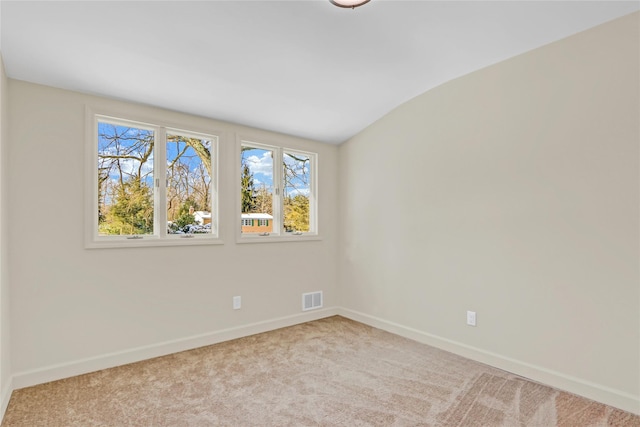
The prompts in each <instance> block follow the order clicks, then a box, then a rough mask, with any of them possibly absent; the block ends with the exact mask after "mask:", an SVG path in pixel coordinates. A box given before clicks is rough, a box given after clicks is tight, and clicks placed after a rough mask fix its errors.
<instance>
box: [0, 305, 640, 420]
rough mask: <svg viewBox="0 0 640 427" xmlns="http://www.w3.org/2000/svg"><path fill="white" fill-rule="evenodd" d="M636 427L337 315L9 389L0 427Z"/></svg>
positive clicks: (582, 402) (601, 408) (611, 411)
mask: <svg viewBox="0 0 640 427" xmlns="http://www.w3.org/2000/svg"><path fill="white" fill-rule="evenodd" d="M556 425H557V426H572V427H573V426H576V427H578V426H580V427H583V426H584V427H586V426H634V427H640V417H638V416H635V415H633V414H630V413H628V412H624V411H621V410H618V409H615V408H612V407H609V406H606V405H603V404H600V403H597V402H593V401H590V400H587V399H584V398H582V397H578V396H575V395H572V394H569V393H565V392H562V391H559V390H556V389H553V388H550V387H547V386H544V385H540V384H537V383H534V382H531V381H528V380H526V379H523V378H521V377H518V376H515V375H512V374H509V373H506V372H503V371H500V370H498V369H494V368H491V367H488V366H486V365H483V364H480V363H476V362H473V361H470V360H468V359H465V358H462V357H459V356H456V355H453V354H451V353H447V352H445V351H441V350H438V349H435V348H433V347H429V346H427V345H424V344H420V343H417V342H415V341H411V340H408V339H405V338H402V337H399V336H396V335H393V334H390V333H387V332H384V331H381V330H379V329H375V328H371V327H369V326H366V325H363V324H361V323H358V322H354V321H351V320H348V319H345V318H343V317H339V316H335V317H330V318H327V319H322V320H318V321H314V322H309V323H305V324H301V325H296V326H292V327H289V328H283V329H279V330H276V331H271V332H267V333H263V334H259V335H254V336H250V337H246V338H242V339H237V340H233V341H228V342H224V343H220V344H216V345H212V346H208V347H202V348H199V349H195V350H191V351H186V352H182V353H177V354H172V355H169V356H165V357H160V358H156V359H152V360H147V361H144V362H139V363H134V364H130V365H126V366H121V367H117V368H113V369H108V370H104V371H99V372H95V373H91V374H87V375H81V376H77V377H73V378H68V379H64V380H61V381H55V382H51V383H47V384H42V385H38V386H35V387H30V388H24V389H21V390H16V391H14V392H13V395H12V397H11V400H10V402H9V407H8V409H7V412H6V415H5V418H4V421H3V423H2V426H4V427H10V426H29V427H36V426H56V427H57V426H195V427H198V426H556Z"/></svg>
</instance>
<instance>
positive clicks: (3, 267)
mask: <svg viewBox="0 0 640 427" xmlns="http://www.w3.org/2000/svg"><path fill="white" fill-rule="evenodd" d="M8 100H9V96H8V91H7V76H6V74H5V71H4V63H3V62H2V55H1V54H0V419H1V418H2V415H4V411H5V410H6V408H7V405H8V404H9V397H10V395H11V391H12V382H11V347H10V345H11V339H10V338H11V331H10V311H9V310H10V305H9V288H10V286H9V265H10V264H9V244H8V242H9V233H8V230H9V227H8V221H7V217H8V216H7V213H8V212H7V211H8V203H7V200H8V195H9V191H8V185H7V184H8V179H7V177H8V172H7V171H8V167H7V164H8V161H7V159H8V156H7V146H8V142H9V138H8V133H9V132H8V130H9V126H8V123H9V120H8V111H9V106H8Z"/></svg>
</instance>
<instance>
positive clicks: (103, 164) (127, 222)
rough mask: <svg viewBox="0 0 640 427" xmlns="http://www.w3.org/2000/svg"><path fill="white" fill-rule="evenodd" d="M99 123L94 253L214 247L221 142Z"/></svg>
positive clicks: (93, 170)
mask: <svg viewBox="0 0 640 427" xmlns="http://www.w3.org/2000/svg"><path fill="white" fill-rule="evenodd" d="M91 117H92V118H93V120H92V123H91V126H90V128H91V133H92V135H91V141H92V149H91V150H88V151H89V152H90V156H88V157H91V159H90V163H88V164H89V165H90V166H89V167H88V173H90V174H91V180H90V182H93V184H92V185H93V189H92V191H91V192H88V194H90V196H89V197H88V199H89V200H90V206H89V203H88V204H87V211H88V218H89V219H88V221H87V223H88V227H90V230H88V233H87V235H88V241H87V246H88V247H109V246H116V247H118V246H120V247H122V246H125V247H126V246H152V245H162V244H193V243H197V244H203V243H213V241H214V239H215V238H217V236H218V221H217V218H218V214H217V182H216V181H217V180H216V175H217V171H216V161H217V147H218V138H217V136H214V135H207V134H200V133H196V132H191V131H184V130H178V129H173V128H169V127H163V126H161V125H158V124H148V123H141V122H134V121H129V120H125V119H118V118H113V117H109V116H102V115H97V114H95V115H94V114H92V115H91Z"/></svg>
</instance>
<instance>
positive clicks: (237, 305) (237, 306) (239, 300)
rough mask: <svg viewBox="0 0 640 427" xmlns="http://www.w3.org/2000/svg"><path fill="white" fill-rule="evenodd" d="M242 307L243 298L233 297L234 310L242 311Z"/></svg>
mask: <svg viewBox="0 0 640 427" xmlns="http://www.w3.org/2000/svg"><path fill="white" fill-rule="evenodd" d="M240 307H242V297H233V309H234V310H240Z"/></svg>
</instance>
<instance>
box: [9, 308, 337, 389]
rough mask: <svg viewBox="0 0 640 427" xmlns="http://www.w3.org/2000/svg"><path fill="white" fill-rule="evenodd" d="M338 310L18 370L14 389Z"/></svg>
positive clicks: (333, 312) (253, 324)
mask: <svg viewBox="0 0 640 427" xmlns="http://www.w3.org/2000/svg"><path fill="white" fill-rule="evenodd" d="M336 314H338V313H337V309H335V308H327V309H323V310H315V311H312V312H305V313H299V314H294V315H291V316H285V317H279V318H276V319H271V320H265V321H262V322H256V323H251V324H248V325H242V326H236V327H233V328H227V329H222V330H219V331H213V332H208V333H204V334H199V335H194V336H191V337H187V338H180V339H177V340H172V341H165V342H162V343H158V344H152V345H148V346H143V347H138V348H133V349H129V350H124V351H119V352H114V353H109V354H104V355H100V356H95V357H89V358H86V359H81V360H76V361H73V362H67V363H61V364H57V365H52V366H48V367H45V368H40V369H34V370H31V371H26V372H18V373H16V374H14V375H13V389H19V388H24V387H30V386H34V385H38V384H43V383H46V382H49V381H56V380H60V379H63V378H69V377H73V376H76V375H82V374H86V373H89V372H94V371H99V370H102V369H108V368H113V367H115V366H121V365H126V364H129V363H135V362H140V361H142V360H146V359H152V358H154V357H160V356H166V355H168V354H173V353H178V352H181V351H185V350H191V349H194V348H198V347H204V346H207V345H211V344H217V343H220V342H223V341H229V340H233V339H237V338H242V337H246V336H249V335H255V334H259V333H262V332H268V331H272V330H275V329H280V328H284V327H287V326H293V325H297V324H300V323H305V322H310V321H312V320H318V319H322V318H325V317H329V316H334V315H336Z"/></svg>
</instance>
